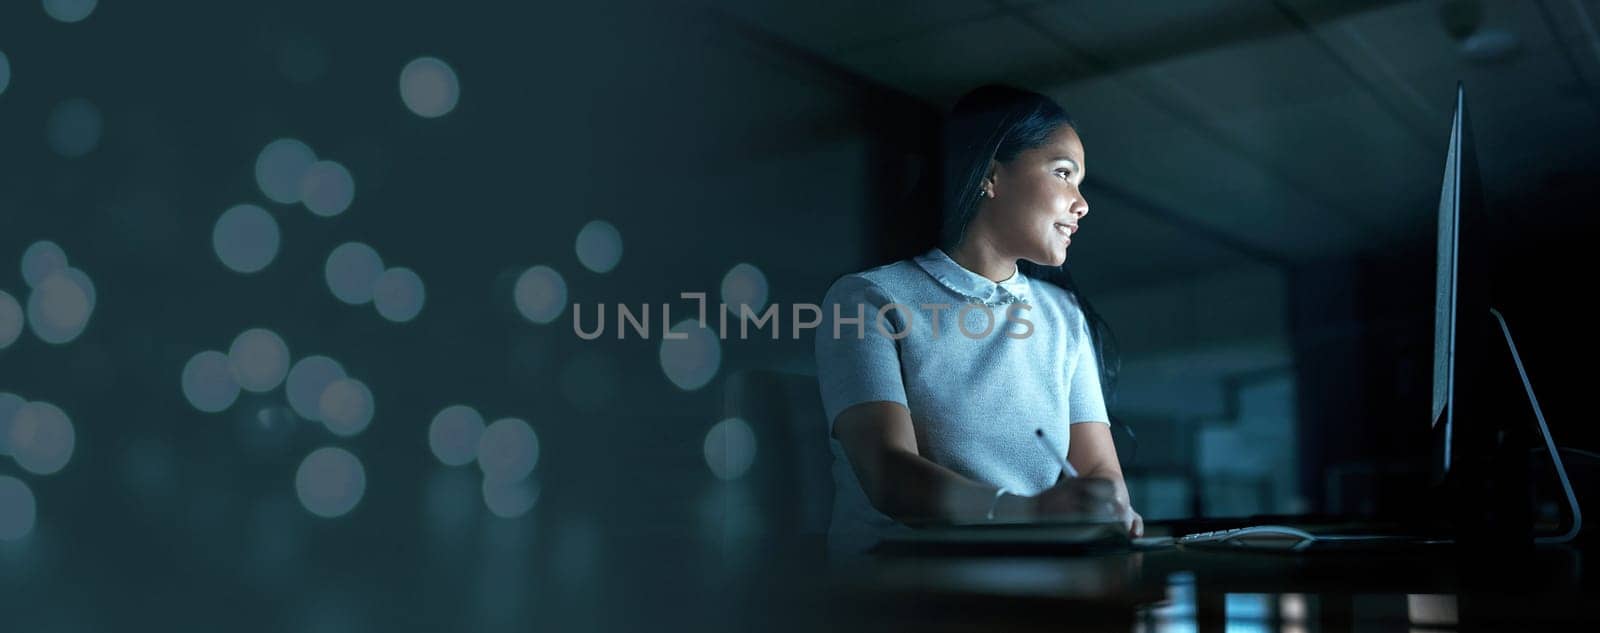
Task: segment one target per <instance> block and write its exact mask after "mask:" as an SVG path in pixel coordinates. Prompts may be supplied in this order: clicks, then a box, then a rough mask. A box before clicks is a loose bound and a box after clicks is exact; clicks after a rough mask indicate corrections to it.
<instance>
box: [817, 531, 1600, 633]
mask: <svg viewBox="0 0 1600 633" xmlns="http://www.w3.org/2000/svg"><path fill="white" fill-rule="evenodd" d="M1490 558H1495V559H1494V560H1489V559H1490ZM833 587H834V591H833V595H834V596H835V597H836V602H835V605H836V606H837V607H839V608H836V609H835V610H834V614H835V616H838V617H837V618H836V619H837V620H838V624H839V625H840V626H841V628H844V629H847V630H926V629H936V630H944V631H951V630H973V631H997V630H998V631H1033V630H1040V631H1042V630H1062V629H1068V630H1091V631H1122V632H1128V631H1134V632H1152V633H1153V632H1157V631H1223V630H1229V631H1232V630H1244V631H1262V632H1265V631H1346V630H1371V629H1386V630H1408V629H1429V630H1454V629H1458V628H1465V629H1471V628H1489V629H1494V630H1503V629H1510V630H1552V629H1572V628H1580V629H1588V630H1595V627H1597V626H1600V617H1597V614H1596V613H1595V612H1593V611H1587V610H1585V605H1586V603H1587V602H1588V601H1589V600H1590V599H1592V598H1593V597H1595V594H1596V591H1595V590H1596V587H1595V583H1594V582H1592V581H1587V580H1586V579H1585V578H1584V577H1583V574H1582V557H1581V552H1580V551H1578V550H1576V549H1572V548H1566V547H1554V548H1541V549H1538V550H1527V551H1524V552H1521V553H1518V554H1514V555H1508V556H1502V557H1499V558H1496V556H1495V555H1494V554H1483V553H1472V554H1470V555H1469V554H1466V553H1464V552H1461V551H1458V550H1455V549H1454V548H1437V547H1435V548H1423V549H1421V550H1418V551H1413V552H1396V551H1390V552H1366V553H1363V552H1352V553H1349V554H1340V555H1326V554H1324V555H1315V554H1295V553H1291V552H1272V553H1263V552H1252V551H1244V552H1233V551H1219V550H1185V549H1182V548H1177V549H1172V548H1168V549H1163V550H1157V551H1134V552H1121V553H1113V554H1085V555H1076V556H1005V557H998V556H988V557H978V556H878V557H874V558H872V559H870V560H868V561H865V562H862V563H860V564H857V565H853V566H850V567H848V568H843V569H840V570H839V571H838V573H837V575H836V576H835V577H834V585H833Z"/></svg>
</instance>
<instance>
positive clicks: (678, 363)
mask: <svg viewBox="0 0 1600 633" xmlns="http://www.w3.org/2000/svg"><path fill="white" fill-rule="evenodd" d="M670 331H671V332H672V333H673V334H674V335H677V334H687V335H688V338H682V339H677V338H665V337H663V338H662V340H661V371H662V373H665V374H666V375H667V380H670V381H672V384H674V385H677V386H678V388H679V389H682V390H684V391H694V390H696V389H699V388H701V387H704V386H706V383H709V382H711V379H712V378H715V377H716V375H717V369H718V368H720V367H721V366H722V344H721V341H719V340H717V334H716V332H713V331H712V330H710V329H709V328H706V327H705V326H702V325H701V324H700V322H699V321H698V320H695V319H684V320H682V321H679V322H678V323H677V325H674V326H672V329H671V330H670Z"/></svg>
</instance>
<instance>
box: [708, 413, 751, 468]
mask: <svg viewBox="0 0 1600 633" xmlns="http://www.w3.org/2000/svg"><path fill="white" fill-rule="evenodd" d="M703 448H704V450H705V454H706V466H708V467H710V468H711V474H713V475H716V476H717V478H718V479H721V480H723V481H732V480H734V479H738V478H740V477H742V476H744V474H745V472H746V471H748V470H750V464H752V463H754V462H755V459H756V434H755V431H753V430H751V429H750V424H749V423H747V422H745V421H744V420H742V419H740V418H728V419H726V420H723V421H721V422H718V423H716V424H715V425H713V426H712V427H711V430H710V431H707V432H706V441H705V445H704V447H703Z"/></svg>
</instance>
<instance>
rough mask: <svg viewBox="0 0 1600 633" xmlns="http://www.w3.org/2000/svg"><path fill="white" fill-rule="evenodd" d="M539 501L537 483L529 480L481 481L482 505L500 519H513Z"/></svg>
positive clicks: (485, 479)
mask: <svg viewBox="0 0 1600 633" xmlns="http://www.w3.org/2000/svg"><path fill="white" fill-rule="evenodd" d="M538 501H539V483H538V482H535V481H533V480H530V479H523V480H520V481H495V480H493V479H489V478H488V477H485V478H484V479H483V504H484V505H486V506H489V511H490V512H492V513H494V515H495V516H497V517H500V518H502V519H515V518H517V517H520V516H522V515H524V514H527V513H528V511H529V510H532V509H533V504H534V503H536V502H538Z"/></svg>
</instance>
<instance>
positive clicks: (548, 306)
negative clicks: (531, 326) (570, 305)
mask: <svg viewBox="0 0 1600 633" xmlns="http://www.w3.org/2000/svg"><path fill="white" fill-rule="evenodd" d="M511 295H512V299H513V300H514V301H515V302H516V304H517V312H521V313H522V317H523V318H525V319H527V320H529V321H532V322H534V323H539V324H545V323H549V322H551V321H554V320H556V317H558V316H561V311H562V310H564V309H566V307H567V282H566V280H565V279H562V278H561V273H558V272H556V271H555V269H554V268H551V267H549V266H534V267H533V268H529V269H527V270H525V271H523V273H522V275H521V276H519V277H517V285H516V287H515V288H514V289H513V290H512V291H511Z"/></svg>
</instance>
